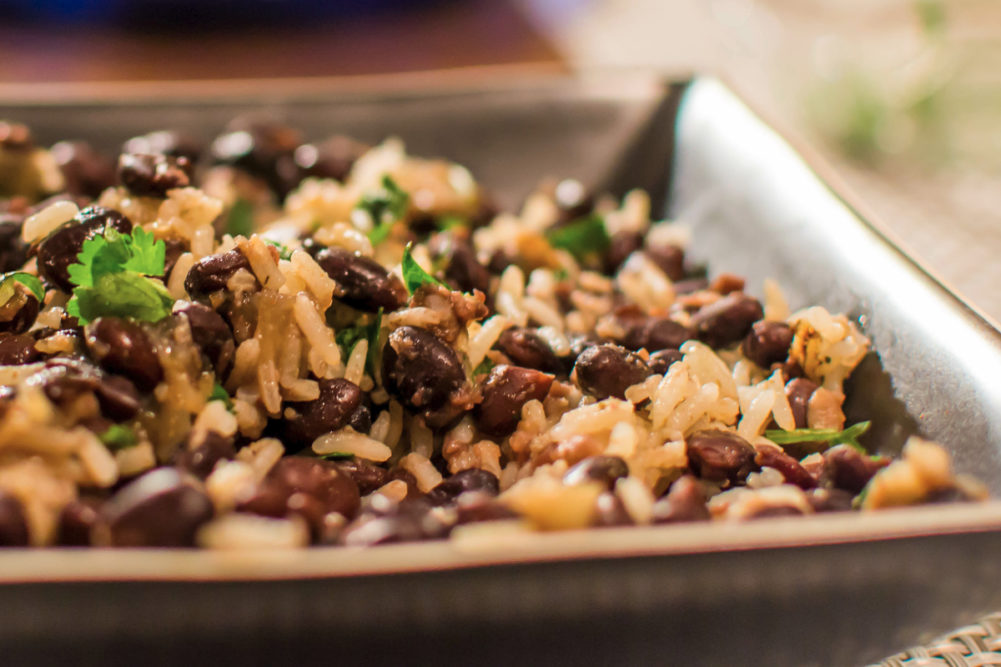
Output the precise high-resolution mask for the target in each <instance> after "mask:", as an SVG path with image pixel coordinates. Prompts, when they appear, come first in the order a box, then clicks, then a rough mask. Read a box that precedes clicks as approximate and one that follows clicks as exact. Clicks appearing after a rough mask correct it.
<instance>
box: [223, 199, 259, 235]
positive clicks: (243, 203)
mask: <svg viewBox="0 0 1001 667" xmlns="http://www.w3.org/2000/svg"><path fill="white" fill-rule="evenodd" d="M226 233H227V234H229V235H231V236H246V237H249V236H250V235H251V234H253V233H254V205H253V204H251V203H250V202H249V201H247V200H246V199H237V200H236V201H235V202H233V207H232V208H231V209H229V216H227V218H226Z"/></svg>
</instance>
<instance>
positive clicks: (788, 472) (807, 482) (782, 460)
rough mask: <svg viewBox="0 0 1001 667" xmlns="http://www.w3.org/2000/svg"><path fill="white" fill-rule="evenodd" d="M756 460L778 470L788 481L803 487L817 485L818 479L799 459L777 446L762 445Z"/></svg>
mask: <svg viewBox="0 0 1001 667" xmlns="http://www.w3.org/2000/svg"><path fill="white" fill-rule="evenodd" d="M754 461H755V463H757V464H758V465H759V466H761V467H762V468H764V467H768V468H774V469H775V470H778V471H779V472H780V473H782V477H783V478H784V479H785V481H786V482H788V483H789V484H795V485H796V486H798V487H799V488H801V489H804V490H806V489H812V488H813V487H815V486H817V480H815V479H814V478H813V476H812V475H811V474H810V473H809V472H807V471H806V468H804V467H803V466H801V465H800V463H799V461H797V460H796V459H794V458H793V457H791V456H789V455H788V454H786V453H785V452H783V451H782V450H781V449H778V448H776V447H762V448H761V449H759V450H758V453H757V454H756V455H755V457H754Z"/></svg>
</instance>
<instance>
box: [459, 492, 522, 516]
mask: <svg viewBox="0 0 1001 667" xmlns="http://www.w3.org/2000/svg"><path fill="white" fill-rule="evenodd" d="M455 510H456V514H457V519H456V523H458V524H465V523H478V522H480V521H501V520H504V519H515V518H517V517H518V515H517V514H515V513H514V512H512V511H511V510H510V509H508V508H507V506H506V505H504V504H503V503H501V502H498V501H497V500H496V498H494V496H493V495H491V494H490V493H487V492H485V491H467V492H466V493H463V494H462V495H460V496H459V497H458V498H456V500H455Z"/></svg>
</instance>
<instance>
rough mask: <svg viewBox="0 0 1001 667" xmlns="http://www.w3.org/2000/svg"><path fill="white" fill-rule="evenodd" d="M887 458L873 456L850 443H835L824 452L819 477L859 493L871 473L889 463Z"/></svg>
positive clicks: (841, 487) (837, 486)
mask: <svg viewBox="0 0 1001 667" xmlns="http://www.w3.org/2000/svg"><path fill="white" fill-rule="evenodd" d="M889 462H890V461H889V459H885V458H883V457H876V458H873V457H871V456H869V455H867V454H863V453H862V452H860V451H858V450H857V449H855V448H854V447H852V446H851V445H836V446H834V447H831V448H830V449H828V450H827V451H826V452H824V470H823V473H822V474H821V479H823V480H825V481H829V482H830V483H831V484H833V485H834V486H835V487H836V488H839V489H844V490H845V491H850V492H852V493H859V492H860V491H862V489H864V488H865V485H866V484H868V483H869V480H870V479H872V477H873V475H875V474H876V473H877V472H879V470H880V469H882V468H885V467H886V466H887V464H889Z"/></svg>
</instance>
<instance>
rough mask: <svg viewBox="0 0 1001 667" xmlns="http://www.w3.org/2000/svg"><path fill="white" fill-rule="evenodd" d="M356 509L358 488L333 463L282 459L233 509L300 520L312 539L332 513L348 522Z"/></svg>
mask: <svg viewBox="0 0 1001 667" xmlns="http://www.w3.org/2000/svg"><path fill="white" fill-rule="evenodd" d="M360 505H361V498H360V495H359V493H358V485H357V484H356V483H355V482H354V480H353V479H352V478H351V476H350V475H349V474H347V473H345V472H343V471H342V470H341V469H340V468H338V467H337V466H336V465H335V464H334V463H332V462H330V461H324V460H323V459H316V458H311V457H305V456H286V457H285V458H283V459H281V460H280V461H278V463H276V464H275V466H274V467H273V468H272V469H271V471H270V472H269V473H268V474H267V476H266V477H265V478H264V481H263V482H261V484H260V485H259V486H258V488H257V492H256V493H255V494H254V495H253V496H252V497H251V498H249V499H248V500H246V501H244V502H242V503H240V504H239V505H237V510H238V511H240V512H249V513H251V514H259V515H262V516H270V517H275V518H283V517H286V516H290V515H298V516H301V517H302V518H303V519H305V520H306V522H307V523H308V524H309V526H310V528H311V531H312V534H313V537H314V539H316V538H318V537H319V536H320V535H322V534H323V532H324V527H325V518H326V516H327V515H328V514H331V513H333V512H336V513H338V514H340V515H342V516H344V517H345V518H346V519H352V518H354V516H355V515H356V514H357V513H358V508H359V507H360Z"/></svg>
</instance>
